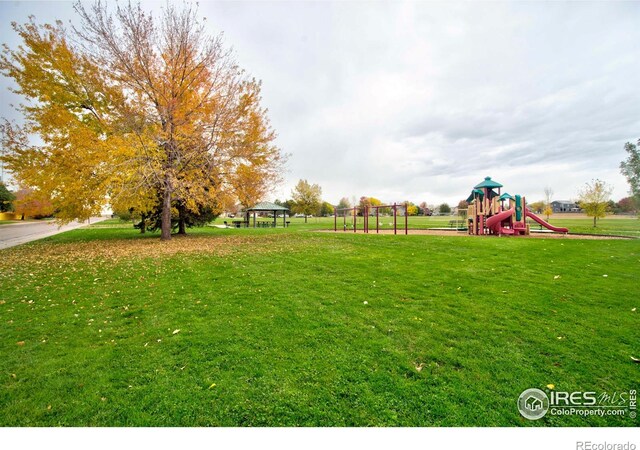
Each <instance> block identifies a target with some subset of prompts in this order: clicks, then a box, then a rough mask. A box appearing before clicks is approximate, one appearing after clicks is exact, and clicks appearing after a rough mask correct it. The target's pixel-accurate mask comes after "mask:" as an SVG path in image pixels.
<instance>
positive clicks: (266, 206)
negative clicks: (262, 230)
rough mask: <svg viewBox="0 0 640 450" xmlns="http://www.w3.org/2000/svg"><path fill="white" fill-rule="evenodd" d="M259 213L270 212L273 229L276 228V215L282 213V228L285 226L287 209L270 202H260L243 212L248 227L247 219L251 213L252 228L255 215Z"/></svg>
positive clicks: (254, 225)
mask: <svg viewBox="0 0 640 450" xmlns="http://www.w3.org/2000/svg"><path fill="white" fill-rule="evenodd" d="M259 212H272V213H273V227H274V228H275V227H276V226H277V220H278V213H282V226H283V227H286V226H287V212H289V208H285V207H284V206H280V205H276V204H275V203H271V202H260V203H258V204H257V205H255V206H254V207H252V208H247V209H246V210H245V213H246V223H247V225H249V222H250V221H249V218H250V215H251V213H253V228H255V227H256V214H257V213H259Z"/></svg>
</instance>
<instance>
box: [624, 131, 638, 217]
mask: <svg viewBox="0 0 640 450" xmlns="http://www.w3.org/2000/svg"><path fill="white" fill-rule="evenodd" d="M624 150H625V151H626V152H627V154H628V156H627V159H626V160H624V161H622V162H621V163H620V172H622V174H623V175H624V176H625V177H626V178H627V181H628V182H629V186H630V187H631V195H632V196H633V197H634V199H635V203H636V204H637V205H640V139H638V145H635V144H633V143H631V142H627V143H626V144H624Z"/></svg>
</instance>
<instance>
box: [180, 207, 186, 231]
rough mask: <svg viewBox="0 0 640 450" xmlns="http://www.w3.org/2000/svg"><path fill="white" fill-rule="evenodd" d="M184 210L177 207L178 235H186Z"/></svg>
mask: <svg viewBox="0 0 640 450" xmlns="http://www.w3.org/2000/svg"><path fill="white" fill-rule="evenodd" d="M184 216H185V210H184V206H178V234H182V235H186V234H187V228H186V226H185V217H184Z"/></svg>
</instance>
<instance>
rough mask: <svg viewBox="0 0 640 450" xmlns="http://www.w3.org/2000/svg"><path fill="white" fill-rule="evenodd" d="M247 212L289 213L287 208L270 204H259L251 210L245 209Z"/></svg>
mask: <svg viewBox="0 0 640 450" xmlns="http://www.w3.org/2000/svg"><path fill="white" fill-rule="evenodd" d="M247 211H289V208H285V207H284V206H280V205H276V204H275V203H271V202H260V203H258V204H257V205H255V206H254V207H252V208H247Z"/></svg>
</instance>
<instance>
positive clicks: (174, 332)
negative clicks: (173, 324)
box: [172, 330, 180, 334]
mask: <svg viewBox="0 0 640 450" xmlns="http://www.w3.org/2000/svg"><path fill="white" fill-rule="evenodd" d="M178 333H180V330H173V333H172V334H178Z"/></svg>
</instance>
